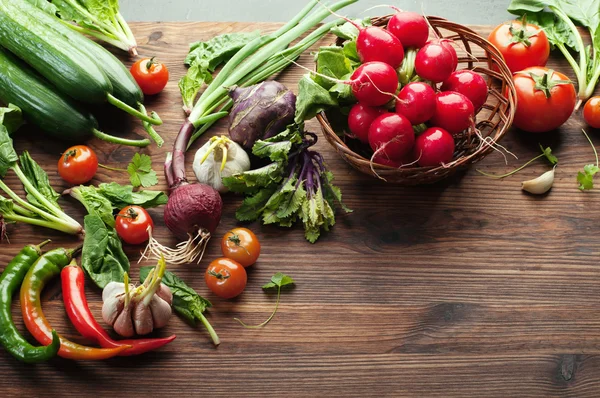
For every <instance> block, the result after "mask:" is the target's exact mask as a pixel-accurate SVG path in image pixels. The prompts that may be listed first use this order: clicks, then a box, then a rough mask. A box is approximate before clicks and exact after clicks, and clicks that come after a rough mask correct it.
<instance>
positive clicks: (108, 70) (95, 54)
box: [14, 1, 144, 108]
mask: <svg viewBox="0 0 600 398" xmlns="http://www.w3.org/2000/svg"><path fill="white" fill-rule="evenodd" d="M14 6H15V7H19V9H21V10H22V11H23V12H24V13H29V12H30V11H31V7H32V6H31V5H30V4H29V3H28V2H27V1H17V2H15V3H14ZM36 20H37V22H38V23H39V24H43V25H45V26H47V27H48V28H49V29H53V30H54V31H56V32H57V33H58V34H62V35H63V36H64V37H66V38H67V40H68V41H69V42H70V43H71V45H73V46H74V47H76V48H79V49H80V50H82V51H84V52H85V53H86V54H87V55H88V56H90V57H91V58H92V59H93V60H94V61H95V62H96V64H97V65H98V66H99V67H100V69H101V70H102V71H103V72H104V74H105V75H106V77H107V78H108V80H109V81H110V83H111V84H112V88H113V92H112V93H113V95H114V96H115V97H116V98H118V99H120V100H121V101H123V102H124V103H126V104H127V105H129V106H132V107H134V108H137V107H138V103H143V102H144V94H143V93H142V90H141V89H140V86H138V84H137V82H136V81H135V79H134V78H133V76H132V75H131V73H130V72H129V70H128V69H127V68H126V67H125V65H123V63H122V62H121V61H120V60H119V59H118V58H117V57H115V56H114V55H113V54H112V53H111V52H110V51H108V50H107V49H105V48H104V47H102V46H101V45H100V44H98V43H96V42H94V41H93V40H90V39H88V38H87V37H86V36H84V35H82V34H81V33H79V32H76V31H74V30H73V29H71V28H69V27H68V26H66V25H65V23H64V22H62V21H61V20H60V19H59V18H57V17H54V16H52V15H50V14H47V13H45V12H43V13H36Z"/></svg>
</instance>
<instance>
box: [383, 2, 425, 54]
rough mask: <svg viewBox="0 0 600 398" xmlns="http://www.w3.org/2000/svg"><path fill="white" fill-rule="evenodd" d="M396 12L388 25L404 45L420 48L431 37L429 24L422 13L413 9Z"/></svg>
mask: <svg viewBox="0 0 600 398" xmlns="http://www.w3.org/2000/svg"><path fill="white" fill-rule="evenodd" d="M392 8H394V9H395V10H396V11H397V12H396V14H394V15H393V16H392V17H391V18H390V20H389V22H388V25H387V29H388V30H389V31H390V33H391V34H393V35H394V36H396V37H397V38H398V40H400V42H401V43H402V45H403V46H404V47H413V48H420V47H423V46H424V45H425V43H427V39H428V38H429V25H428V24H427V21H426V20H425V17H423V16H422V15H421V14H418V13H416V12H411V11H400V10H399V9H397V8H395V7H392Z"/></svg>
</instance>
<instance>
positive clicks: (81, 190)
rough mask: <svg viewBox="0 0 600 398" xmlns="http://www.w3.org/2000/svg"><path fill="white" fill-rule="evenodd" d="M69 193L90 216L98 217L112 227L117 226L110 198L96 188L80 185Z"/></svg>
mask: <svg viewBox="0 0 600 398" xmlns="http://www.w3.org/2000/svg"><path fill="white" fill-rule="evenodd" d="M69 193H70V195H71V196H72V197H73V198H75V199H77V200H78V201H79V202H81V204H82V205H83V206H84V207H85V209H86V210H87V212H88V214H93V215H95V216H97V217H98V218H100V219H101V220H102V221H104V223H105V224H106V225H108V226H110V227H114V226H115V218H114V216H113V205H112V203H111V202H110V200H108V198H106V197H105V196H104V195H102V194H101V193H99V192H98V190H97V189H96V188H95V187H93V186H84V185H80V186H78V187H75V188H72V189H71V190H70V191H69Z"/></svg>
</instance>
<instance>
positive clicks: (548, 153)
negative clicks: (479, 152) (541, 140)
mask: <svg viewBox="0 0 600 398" xmlns="http://www.w3.org/2000/svg"><path fill="white" fill-rule="evenodd" d="M539 146H540V149H541V150H542V153H541V154H540V155H538V156H536V157H534V158H533V159H531V160H530V161H528V162H527V163H525V164H523V165H522V166H519V167H517V168H516V169H514V170H512V171H509V172H508V173H505V174H489V173H485V172H483V171H481V170H479V169H477V172H478V173H479V174H481V175H484V176H486V177H490V178H497V179H500V178H505V177H509V176H511V175H513V174H516V173H518V172H519V171H521V170H523V169H524V168H525V167H527V166H529V165H530V164H531V163H533V162H535V161H536V160H538V159H541V158H546V160H548V162H550V164H551V165H556V164H557V163H558V158H557V157H556V156H555V155H554V154H553V153H552V149H550V147H546V148H544V147H543V146H542V145H541V144H539Z"/></svg>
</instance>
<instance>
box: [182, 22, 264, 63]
mask: <svg viewBox="0 0 600 398" xmlns="http://www.w3.org/2000/svg"><path fill="white" fill-rule="evenodd" d="M259 36H260V31H254V32H236V33H227V34H224V35H220V36H215V37H213V38H211V39H210V40H208V41H198V42H196V43H193V44H192V45H191V46H190V52H189V54H188V55H187V57H185V64H186V65H192V64H193V63H194V62H196V61H199V60H200V61H207V62H208V70H209V71H211V72H214V71H215V70H216V69H217V67H218V66H219V65H221V64H222V63H224V62H226V61H227V60H229V59H230V58H231V57H233V56H234V55H235V54H236V53H237V52H238V51H239V50H240V49H241V48H242V47H244V46H245V45H246V44H248V43H250V42H251V41H252V40H254V39H256V38H258V37H259Z"/></svg>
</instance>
